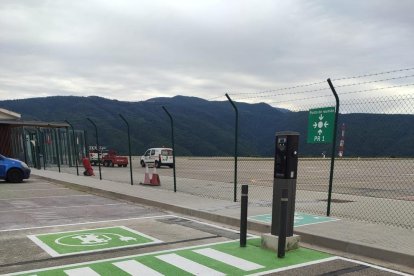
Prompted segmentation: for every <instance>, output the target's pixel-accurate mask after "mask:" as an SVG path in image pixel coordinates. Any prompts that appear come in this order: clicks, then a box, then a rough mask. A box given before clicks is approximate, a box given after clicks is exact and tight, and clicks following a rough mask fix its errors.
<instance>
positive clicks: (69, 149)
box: [65, 120, 75, 167]
mask: <svg viewBox="0 0 414 276" xmlns="http://www.w3.org/2000/svg"><path fill="white" fill-rule="evenodd" d="M65 122H66V120H65ZM65 129H66V144H67V149H68V152H67V154H68V162H69V167H72V164H73V163H72V157H73V156H72V147H71V145H70V135H69V128H68V127H65ZM73 151H75V149H73Z"/></svg>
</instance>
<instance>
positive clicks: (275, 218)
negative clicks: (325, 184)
mask: <svg viewBox="0 0 414 276" xmlns="http://www.w3.org/2000/svg"><path fill="white" fill-rule="evenodd" d="M298 147H299V133H298V132H294V131H281V132H276V137H275V163H274V178H273V200H272V225H271V231H270V234H263V235H262V246H263V247H266V248H269V249H272V250H275V251H277V252H278V257H282V258H283V256H284V251H285V249H286V250H292V249H296V248H298V247H299V236H297V235H293V225H294V221H295V200H296V179H297V171H298ZM281 247H282V248H281Z"/></svg>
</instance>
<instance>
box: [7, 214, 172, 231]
mask: <svg viewBox="0 0 414 276" xmlns="http://www.w3.org/2000/svg"><path fill="white" fill-rule="evenodd" d="M164 217H175V216H174V215H159V216H152V217H135V218H124V219H112V220H98V221H87V222H79V223H69V224H57V225H45V226H36V227H26V228H14V229H4V230H0V232H10V231H22V230H31V229H42V228H50V227H62V226H74V225H83V224H94V223H105V222H117V221H125V220H135V219H152V218H164Z"/></svg>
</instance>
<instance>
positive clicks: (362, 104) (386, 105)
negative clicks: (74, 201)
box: [43, 70, 414, 229]
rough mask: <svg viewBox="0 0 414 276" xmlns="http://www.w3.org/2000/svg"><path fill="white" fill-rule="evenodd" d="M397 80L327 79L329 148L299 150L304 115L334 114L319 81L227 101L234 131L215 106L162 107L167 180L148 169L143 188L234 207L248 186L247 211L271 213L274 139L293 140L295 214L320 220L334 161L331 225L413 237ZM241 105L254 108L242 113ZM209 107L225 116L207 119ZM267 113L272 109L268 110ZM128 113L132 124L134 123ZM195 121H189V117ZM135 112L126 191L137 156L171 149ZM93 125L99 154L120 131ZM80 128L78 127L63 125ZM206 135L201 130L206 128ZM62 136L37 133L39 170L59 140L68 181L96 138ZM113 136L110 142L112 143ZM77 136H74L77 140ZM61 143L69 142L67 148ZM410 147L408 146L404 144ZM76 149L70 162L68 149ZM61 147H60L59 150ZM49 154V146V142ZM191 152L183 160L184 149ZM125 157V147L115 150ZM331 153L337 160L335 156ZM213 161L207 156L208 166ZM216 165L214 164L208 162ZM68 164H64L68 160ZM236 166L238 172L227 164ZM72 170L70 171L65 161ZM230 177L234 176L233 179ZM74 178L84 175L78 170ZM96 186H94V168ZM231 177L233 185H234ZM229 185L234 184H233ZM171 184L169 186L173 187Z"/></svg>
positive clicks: (413, 106) (409, 133)
mask: <svg viewBox="0 0 414 276" xmlns="http://www.w3.org/2000/svg"><path fill="white" fill-rule="evenodd" d="M411 77H414V75H409V74H405V71H404V70H400V71H392V72H384V73H380V74H371V75H364V76H357V77H351V78H341V79H333V80H332V81H333V85H334V86H335V88H336V90H337V92H338V95H339V99H340V108H339V110H338V111H339V117H338V123H337V127H338V128H337V139H336V146H335V148H334V149H333V151H332V143H320V144H310V143H308V142H307V139H306V138H307V137H306V136H307V134H308V129H309V122H308V116H309V110H310V109H315V108H323V107H335V105H336V102H335V98H334V96H333V95H332V91H331V90H330V88H329V86H328V83H327V82H326V81H320V82H316V83H311V84H299V85H295V86H291V87H286V88H280V89H274V90H267V91H261V92H252V93H249V92H247V93H229V95H230V97H231V98H232V99H233V100H234V101H235V104H236V106H237V108H238V110H239V123H238V126H236V123H235V119H236V114H235V110H234V108H233V107H232V105H231V104H230V102H229V101H228V100H227V99H226V98H225V97H224V96H223V97H221V98H219V97H217V98H214V100H215V101H214V102H212V101H204V102H197V101H194V104H192V105H191V106H180V105H179V104H177V105H174V106H166V108H167V109H168V111H169V112H170V114H171V116H172V119H173V123H174V130H175V132H174V138H175V155H176V162H175V172H176V176H175V181H174V170H173V169H171V168H168V167H161V168H155V170H156V173H158V174H159V175H160V179H161V186H156V187H150V186H149V187H148V188H152V189H154V192H156V190H155V189H167V190H171V191H173V190H174V189H175V188H176V190H177V191H178V192H184V193H190V194H194V195H198V196H200V197H209V198H216V199H222V200H227V201H234V200H235V199H236V200H238V198H239V196H240V187H241V185H242V184H249V186H250V188H249V199H250V202H251V204H255V205H259V206H265V207H270V206H271V204H272V198H271V197H272V189H273V168H274V159H273V154H274V136H275V132H276V131H283V130H291V131H297V132H299V133H300V135H301V136H300V142H299V145H300V146H299V165H298V178H297V198H296V210H297V211H302V212H306V213H311V214H318V215H326V213H327V204H328V203H327V200H328V190H329V178H330V168H331V156H332V154H333V155H334V156H335V166H334V174H333V183H332V187H333V189H332V202H331V204H332V205H331V215H332V216H335V217H342V218H349V219H355V220H362V221H369V222H375V223H382V224H387V225H394V226H399V227H404V228H408V229H412V228H413V227H414V225H413V221H414V207H413V205H414V204H413V201H414V174H413V172H414V158H413V156H414V141H412V140H411V139H412V137H414V129H413V128H412V125H413V121H414V119H413V118H414V94H413V93H412V90H411V87H412V85H413V84H412V83H410V82H409V80H410V78H411ZM247 103H256V104H255V105H249V104H247ZM142 104H143V105H144V104H146V105H152V106H151V108H152V109H154V110H156V112H159V113H163V112H164V111H163V110H162V106H164V104H166V103H164V102H162V101H158V102H155V103H151V102H145V103H142ZM218 106H219V107H220V108H221V109H223V110H226V111H225V112H224V113H222V112H216V111H215V108H218ZM273 107H275V108H273ZM134 112H135V113H137V115H136V116H134V115H133V114H135V113H134ZM194 112H197V113H198V114H197V115H198V116H197V117H195V116H192V115H193V114H194ZM138 113H139V111H133V112H132V111H131V112H130V113H129V115H130V116H127V115H125V118H126V120H127V121H128V122H129V124H130V128H131V137H130V139H131V141H132V145H133V151H132V155H133V156H132V164H129V166H131V165H132V176H133V182H134V184H138V183H140V182H144V175H145V172H146V169H148V171H149V173H152V172H153V171H154V168H152V167H151V168H144V167H142V166H141V155H142V154H144V152H145V150H146V149H148V148H151V147H162V146H163V147H172V146H173V145H172V139H171V138H172V137H171V125H170V122H169V118H168V116H167V114H165V117H161V120H162V123H161V122H160V121H157V118H156V117H155V116H149V117H148V118H149V119H148V120H147V121H145V120H143V119H142V118H143V117H142V116H139V114H138ZM115 117H116V116H114V119H113V121H106V122H100V121H98V120H96V123H97V126H98V133H99V137H100V141H101V142H100V143H101V145H105V143H107V141H108V140H107V139H105V136H106V134H108V133H109V132H110V131H113V128H106V126H107V125H118V126H120V124H123V122H122V121H120V120H119V118H118V119H117V118H115ZM72 123H74V125H75V128H76V125H79V122H72ZM207 126H208V127H207ZM236 128H237V130H238V143H237V145H238V149H237V150H238V154H237V155H236V156H235V154H234V152H235V148H234V147H235V132H236ZM86 132H87V133H86V135H84V136H82V135H83V134H84V132H83V131H80V132H78V133H79V134H77V136H76V137H75V138H73V137H72V138H71V134H70V133H69V134H65V133H66V132H65V130H63V129H62V130H61V134H60V136H59V134H57V136H56V134H53V133H49V132H48V131H44V136H43V137H44V138H43V141H44V144H45V151H46V155H45V156H46V160H47V162H46V163H47V164H50V165H49V166H47V169H54V170H56V169H57V166H56V165H55V166H54V165H53V162H54V158H58V157H57V150H56V149H54V148H53V146H51V145H47V143H48V138H47V137H48V135H49V136H50V137H52V139H58V140H59V141H60V142H59V143H60V144H61V145H62V147H65V145H66V147H67V148H68V149H67V150H66V151H65V150H64V151H63V152H62V153H60V157H59V158H60V161H61V162H60V165H61V166H62V168H61V170H62V171H64V172H69V173H72V174H76V171H75V169H74V166H73V160H74V159H75V158H76V157H78V158H79V159H78V161H79V164H80V161H81V158H82V157H83V156H85V155H86V152H85V150H84V151H82V150H80V149H81V148H82V149H87V146H88V145H95V144H96V142H95V141H96V134H95V130H94V129H93V128H92V127H91V128H89V129H87V131H86ZM149 132H151V133H152V134H153V133H156V134H157V135H156V136H157V139H156V140H154V141H151V140H150V139H147V138H148V137H147V136H150V135H146V133H149ZM112 134H113V133H112ZM78 135H80V136H78ZM68 137H69V138H68ZM117 137H118V139H117V142H116V143H117V145H119V147H121V146H122V145H125V144H126V143H127V141H128V137H127V136H126V135H125V132H122V131H119V133H117ZM410 137H411V138H410ZM74 139H75V140H76V141H79V140H81V141H83V142H82V145H80V149H78V150H77V151H76V152H77V154H75V155H74V151H73V149H71V145H72V144H73V143H72V142H73V140H74ZM65 141H66V142H65ZM52 144H53V142H52ZM185 145H191V148H194V149H195V150H194V151H193V152H189V151H188V150H187V148H188V147H186V146H185ZM124 148H125V147H124ZM339 151H341V152H342V154H341V155H342V156H338V153H339ZM212 152H214V153H215V154H214V156H212V154H211V153H212ZM217 155H218V156H217ZM69 156H72V157H70V158H69ZM236 157H237V167H236V168H235V159H236ZM71 160H72V161H71ZM129 166H128V167H126V168H125V167H116V166H115V167H101V174H102V178H103V179H104V180H112V181H117V182H123V183H130V181H131V179H130V168H129ZM235 169H236V170H237V171H235ZM82 170H83V168H82ZM95 175H96V176H95V177H99V174H98V168H97V167H95ZM235 176H237V178H235ZM235 180H236V183H235ZM175 184H176V186H175Z"/></svg>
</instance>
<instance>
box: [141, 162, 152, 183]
mask: <svg viewBox="0 0 414 276" xmlns="http://www.w3.org/2000/svg"><path fill="white" fill-rule="evenodd" d="M139 184H144V185H151V180H150V177H149V171H148V165H145V176H144V182H141V183H139Z"/></svg>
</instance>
